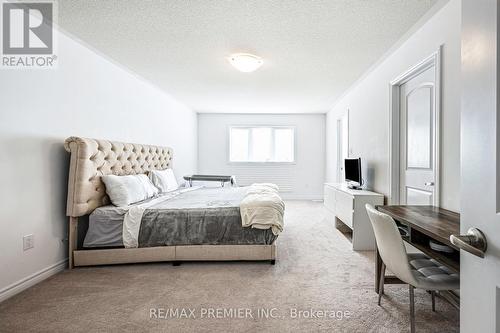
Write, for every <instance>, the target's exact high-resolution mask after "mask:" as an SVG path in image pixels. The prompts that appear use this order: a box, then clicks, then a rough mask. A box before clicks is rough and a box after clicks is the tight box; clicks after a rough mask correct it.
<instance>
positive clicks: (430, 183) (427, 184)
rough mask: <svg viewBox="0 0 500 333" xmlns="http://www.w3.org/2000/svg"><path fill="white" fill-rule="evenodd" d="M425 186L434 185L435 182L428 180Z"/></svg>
mask: <svg viewBox="0 0 500 333" xmlns="http://www.w3.org/2000/svg"><path fill="white" fill-rule="evenodd" d="M424 185H425V186H434V182H427V183H425V184H424Z"/></svg>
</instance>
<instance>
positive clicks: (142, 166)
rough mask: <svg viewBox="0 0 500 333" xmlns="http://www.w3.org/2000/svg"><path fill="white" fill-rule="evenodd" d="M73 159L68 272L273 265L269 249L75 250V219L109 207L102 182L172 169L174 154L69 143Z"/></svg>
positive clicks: (116, 145)
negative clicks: (166, 264)
mask: <svg viewBox="0 0 500 333" xmlns="http://www.w3.org/2000/svg"><path fill="white" fill-rule="evenodd" d="M64 147H65V149H66V150H67V151H68V152H70V153H71V159H70V169H69V180H68V200H67V209H66V215H67V216H68V217H69V231H68V232H69V237H68V240H69V242H68V243H69V268H70V269H71V268H73V267H75V266H92V265H110V264H127V263H143V262H160V261H171V262H174V263H179V262H181V261H226V260H269V261H271V263H272V264H274V262H275V259H276V242H274V243H273V244H271V245H185V246H159V247H144V248H132V249H126V248H114V249H78V218H79V217H82V216H85V215H88V214H90V213H92V211H94V209H96V208H98V207H101V206H104V205H108V204H109V203H110V201H109V198H108V196H107V195H106V190H105V187H104V184H103V183H102V181H101V176H104V175H109V174H114V175H133V174H141V173H147V172H149V171H151V170H164V169H168V168H171V167H172V149H171V148H168V147H159V146H149V145H141V144H132V143H122V142H111V141H107V140H96V139H86V138H79V137H70V138H68V139H66V141H65V143H64Z"/></svg>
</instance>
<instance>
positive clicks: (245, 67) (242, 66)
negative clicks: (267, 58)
mask: <svg viewBox="0 0 500 333" xmlns="http://www.w3.org/2000/svg"><path fill="white" fill-rule="evenodd" d="M227 60H228V61H229V63H230V64H231V65H233V67H234V68H236V69H237V70H239V71H240V72H243V73H250V72H254V71H256V70H257V69H259V67H260V66H262V64H263V63H264V61H263V60H262V58H261V57H258V56H256V55H253V54H250V53H235V54H231V55H230V56H229V57H228V58H227Z"/></svg>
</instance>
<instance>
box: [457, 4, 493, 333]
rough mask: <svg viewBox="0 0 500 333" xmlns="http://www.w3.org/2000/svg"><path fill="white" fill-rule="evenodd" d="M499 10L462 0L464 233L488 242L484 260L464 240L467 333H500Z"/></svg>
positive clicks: (462, 261)
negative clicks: (481, 235) (471, 232)
mask: <svg viewBox="0 0 500 333" xmlns="http://www.w3.org/2000/svg"><path fill="white" fill-rule="evenodd" d="M498 6H499V5H498V2H497V0H481V1H478V0H462V78H461V81H462V110H461V174H462V175H461V204H460V205H461V226H460V229H461V233H462V234H463V235H465V234H467V232H468V230H469V229H470V228H476V229H477V230H480V231H482V233H484V236H485V238H486V241H487V248H486V250H485V251H484V258H481V257H480V255H481V252H478V253H476V255H474V254H472V253H470V252H475V249H477V248H478V247H481V244H480V242H479V244H473V245H474V247H469V246H468V245H470V244H469V243H470V242H472V243H475V241H477V240H478V238H476V237H475V236H472V237H468V238H467V237H463V238H461V240H462V241H463V242H462V243H460V244H462V246H461V247H462V248H463V249H465V250H463V251H461V255H460V278H461V287H460V297H461V308H460V328H461V332H465V333H467V332H471V333H475V332H500V315H499V312H500V304H499V303H500V109H499V103H500V100H499V97H500V96H499V93H498V92H499V88H500V87H499V79H500V76H499V59H498V56H499V53H498V47H499V44H498V36H499V34H498V16H499V15H498V10H499V8H498ZM452 237H453V236H452ZM459 240H460V239H459ZM483 245H484V244H483ZM483 250H484V248H483ZM468 251H469V252H468ZM478 255H479V256H478Z"/></svg>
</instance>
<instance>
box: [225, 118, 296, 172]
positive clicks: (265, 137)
mask: <svg viewBox="0 0 500 333" xmlns="http://www.w3.org/2000/svg"><path fill="white" fill-rule="evenodd" d="M229 161H230V162H288V163H291V162H294V161H295V129H294V128H293V127H265V126H259V127H241V126H235V127H231V128H230V129H229Z"/></svg>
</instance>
